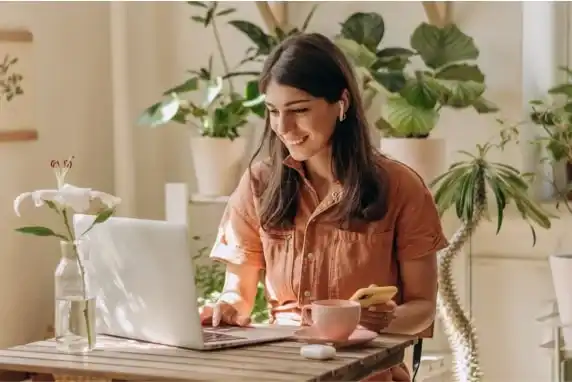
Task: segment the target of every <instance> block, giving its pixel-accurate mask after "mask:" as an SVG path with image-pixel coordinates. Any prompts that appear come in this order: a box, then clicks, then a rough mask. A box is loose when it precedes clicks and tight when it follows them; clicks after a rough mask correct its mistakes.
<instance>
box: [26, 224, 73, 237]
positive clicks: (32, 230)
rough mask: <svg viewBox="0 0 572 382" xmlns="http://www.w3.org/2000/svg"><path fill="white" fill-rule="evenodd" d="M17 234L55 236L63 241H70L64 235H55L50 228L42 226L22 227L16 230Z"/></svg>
mask: <svg viewBox="0 0 572 382" xmlns="http://www.w3.org/2000/svg"><path fill="white" fill-rule="evenodd" d="M16 232H20V233H24V234H27V235H35V236H54V237H59V238H60V239H62V240H68V238H67V237H65V236H64V235H61V234H59V233H55V232H54V231H52V230H51V229H50V228H47V227H42V226H28V227H20V228H16Z"/></svg>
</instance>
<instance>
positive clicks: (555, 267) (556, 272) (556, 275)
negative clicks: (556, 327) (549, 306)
mask: <svg viewBox="0 0 572 382" xmlns="http://www.w3.org/2000/svg"><path fill="white" fill-rule="evenodd" d="M548 261H549V263H550V271H551V272H552V284H553V286H554V294H555V295H556V303H557V304H558V312H559V315H560V322H561V323H562V324H563V325H565V326H567V325H570V327H567V328H564V329H563V331H562V332H563V336H564V345H565V347H566V349H569V350H572V253H570V254H557V255H552V256H550V257H549V259H548Z"/></svg>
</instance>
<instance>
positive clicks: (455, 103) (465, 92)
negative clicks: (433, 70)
mask: <svg viewBox="0 0 572 382" xmlns="http://www.w3.org/2000/svg"><path fill="white" fill-rule="evenodd" d="M436 81H438V82H439V83H440V84H441V85H443V86H445V87H446V88H447V89H448V90H449V92H448V93H446V94H444V98H443V99H442V100H441V103H442V104H443V105H447V106H450V107H453V108H458V109H461V108H465V107H469V106H472V105H473V103H474V102H475V101H477V100H478V99H479V98H480V97H481V96H482V94H483V93H484V92H485V85H484V84H482V83H479V82H473V81H452V80H436Z"/></svg>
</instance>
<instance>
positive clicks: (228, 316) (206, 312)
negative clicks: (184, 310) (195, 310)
mask: <svg viewBox="0 0 572 382" xmlns="http://www.w3.org/2000/svg"><path fill="white" fill-rule="evenodd" d="M200 318H201V324H202V325H212V326H214V327H216V326H219V325H221V324H222V325H232V326H248V325H249V324H250V317H248V316H241V315H239V314H238V311H237V310H236V309H235V308H234V307H233V306H232V305H230V304H228V303H226V302H216V303H212V304H207V305H205V306H203V308H202V309H201V311H200Z"/></svg>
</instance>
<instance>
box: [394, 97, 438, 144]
mask: <svg viewBox="0 0 572 382" xmlns="http://www.w3.org/2000/svg"><path fill="white" fill-rule="evenodd" d="M383 114H384V115H383V116H384V118H385V119H386V120H387V122H388V123H389V124H390V125H391V126H392V127H393V129H394V131H395V134H396V135H395V136H400V137H426V136H428V135H429V133H430V132H431V131H432V130H433V129H434V128H435V125H436V124H437V121H438V119H439V114H438V113H437V112H436V111H435V110H433V109H421V108H418V107H415V106H413V105H411V104H410V103H409V102H407V100H406V99H405V98H403V97H400V96H393V97H389V98H388V100H387V103H386V104H385V105H384V108H383Z"/></svg>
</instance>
